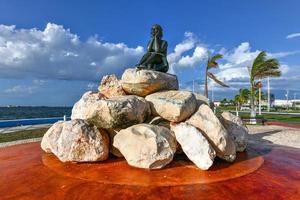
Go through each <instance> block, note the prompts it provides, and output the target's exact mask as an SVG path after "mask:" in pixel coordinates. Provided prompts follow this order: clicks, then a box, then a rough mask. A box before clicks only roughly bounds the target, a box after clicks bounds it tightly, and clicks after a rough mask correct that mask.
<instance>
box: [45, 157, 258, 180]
mask: <svg viewBox="0 0 300 200" xmlns="http://www.w3.org/2000/svg"><path fill="white" fill-rule="evenodd" d="M42 160H43V163H44V165H45V166H47V167H48V168H49V169H51V170H53V171H54V172H56V173H57V174H59V175H62V176H67V177H71V178H77V179H83V180H88V181H95V182H99V183H105V184H118V185H135V186H176V185H190V184H204V183H213V182H218V181H224V180H228V179H233V178H237V177H240V176H244V175H246V174H249V173H251V172H254V171H255V170H257V169H258V168H259V167H260V166H261V165H262V164H263V161H264V159H263V157H262V156H259V155H255V154H253V153H252V154H251V153H247V152H244V153H239V154H238V155H237V159H236V161H235V162H234V163H227V162H225V161H221V160H217V161H215V163H214V165H213V166H212V168H210V169H209V170H208V171H203V170H200V169H199V168H197V167H196V166H195V165H194V164H193V163H192V162H190V161H189V160H188V159H187V158H184V157H183V156H175V158H174V160H173V162H171V163H170V164H169V165H168V166H166V167H165V168H163V169H159V170H145V169H138V168H134V167H131V166H129V165H128V164H127V162H126V160H125V159H124V158H123V159H120V158H119V159H109V160H107V161H104V162H98V163H70V162H69V163H63V162H61V161H59V160H58V159H57V158H56V157H55V156H54V155H53V154H46V153H45V154H43V159H42Z"/></svg>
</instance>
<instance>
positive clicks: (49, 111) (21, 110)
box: [0, 106, 72, 120]
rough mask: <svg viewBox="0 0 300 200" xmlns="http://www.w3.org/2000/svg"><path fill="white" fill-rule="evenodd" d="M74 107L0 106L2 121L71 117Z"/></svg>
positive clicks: (0, 118)
mask: <svg viewBox="0 0 300 200" xmlns="http://www.w3.org/2000/svg"><path fill="white" fill-rule="evenodd" d="M71 111H72V106H0V120H14V119H33V118H50V117H63V116H67V117H69V116H71Z"/></svg>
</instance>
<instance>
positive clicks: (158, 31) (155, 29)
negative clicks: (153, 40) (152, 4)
mask: <svg viewBox="0 0 300 200" xmlns="http://www.w3.org/2000/svg"><path fill="white" fill-rule="evenodd" d="M151 35H152V37H154V36H155V35H157V36H158V37H159V38H162V36H163V30H162V28H161V26H160V25H158V24H154V25H153V26H152V28H151Z"/></svg>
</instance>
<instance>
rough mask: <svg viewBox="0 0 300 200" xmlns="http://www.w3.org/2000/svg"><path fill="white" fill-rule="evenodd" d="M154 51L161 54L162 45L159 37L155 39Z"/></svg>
mask: <svg viewBox="0 0 300 200" xmlns="http://www.w3.org/2000/svg"><path fill="white" fill-rule="evenodd" d="M154 51H155V52H156V53H160V45H159V40H158V39H157V37H154Z"/></svg>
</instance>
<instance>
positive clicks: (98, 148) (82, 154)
mask: <svg viewBox="0 0 300 200" xmlns="http://www.w3.org/2000/svg"><path fill="white" fill-rule="evenodd" d="M41 148H42V149H43V150H44V151H45V152H48V153H53V154H55V155H56V156H57V157H58V158H59V160H61V161H62V162H67V161H74V162H95V161H102V160H106V159H107V158H108V153H109V138H108V135H107V133H106V132H105V131H104V130H101V129H97V127H96V126H94V125H90V124H88V123H87V122H86V121H84V120H81V119H76V120H71V121H59V122H56V123H55V124H53V126H52V127H51V128H50V129H49V130H48V131H47V132H46V134H45V135H44V137H43V139H42V142H41Z"/></svg>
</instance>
